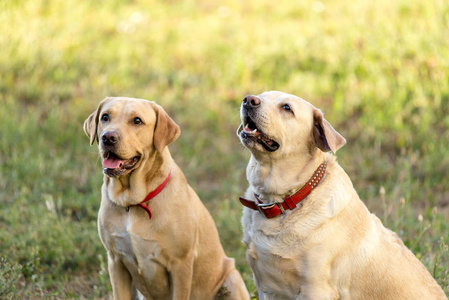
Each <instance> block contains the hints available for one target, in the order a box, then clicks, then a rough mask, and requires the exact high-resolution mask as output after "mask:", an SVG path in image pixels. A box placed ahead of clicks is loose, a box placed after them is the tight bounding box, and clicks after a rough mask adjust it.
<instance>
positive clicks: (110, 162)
mask: <svg viewBox="0 0 449 300" xmlns="http://www.w3.org/2000/svg"><path fill="white" fill-rule="evenodd" d="M122 163H123V161H122V160H120V159H116V158H112V157H111V158H107V159H105V160H103V167H105V168H108V169H116V168H118V167H120V165H121V164H122Z"/></svg>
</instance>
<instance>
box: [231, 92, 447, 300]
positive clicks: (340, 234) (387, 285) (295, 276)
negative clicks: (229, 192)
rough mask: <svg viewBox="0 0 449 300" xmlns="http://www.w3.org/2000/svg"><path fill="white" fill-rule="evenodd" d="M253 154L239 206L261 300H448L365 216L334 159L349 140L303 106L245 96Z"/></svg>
mask: <svg viewBox="0 0 449 300" xmlns="http://www.w3.org/2000/svg"><path fill="white" fill-rule="evenodd" d="M240 116H241V122H242V123H241V125H240V127H239V129H238V131H237V134H238V136H239V137H240V140H241V142H242V144H243V145H244V146H245V147H246V148H247V149H249V151H250V152H251V158H250V160H249V163H248V167H247V170H246V176H247V179H248V182H249V188H248V189H247V191H246V194H245V196H244V197H241V198H240V201H241V203H242V204H243V205H244V207H243V216H242V224H243V242H244V243H245V245H246V248H247V251H246V257H247V260H248V262H249V264H250V266H251V268H252V270H253V273H254V280H255V283H256V286H257V289H258V293H259V299H264V300H283V299H302V300H303V299H311V300H315V299H320V300H321V299H382V300H386V299H390V300H393V299H394V300H398V299H403V300H405V299H407V300H410V299H446V296H445V295H444V292H443V290H442V289H441V287H440V286H438V284H437V283H436V281H435V280H434V279H433V278H432V276H431V275H430V274H429V272H428V271H427V270H426V268H425V267H424V266H423V265H422V264H421V262H420V261H419V260H418V259H417V258H416V257H415V256H414V255H413V253H412V252H411V251H410V250H409V249H407V247H406V246H404V244H403V242H402V241H401V240H400V238H399V237H398V236H397V235H396V234H395V233H394V232H392V231H390V230H388V229H386V228H385V227H384V226H383V225H382V223H381V221H380V220H379V219H378V218H377V217H376V216H374V215H373V214H370V213H369V211H368V209H367V208H366V206H365V205H364V203H363V202H362V201H361V200H360V199H359V197H358V195H357V193H356V191H355V190H354V188H353V186H352V182H351V180H350V179H349V177H348V175H347V174H346V173H345V171H344V170H343V169H342V168H341V167H340V165H339V164H338V163H337V161H336V159H335V155H334V153H335V152H336V151H337V150H338V149H339V148H340V147H342V146H343V145H344V144H345V143H346V140H345V139H344V138H343V136H341V135H340V134H339V133H338V132H337V131H336V130H335V129H334V128H333V127H332V126H331V124H330V123H329V122H328V121H327V120H326V119H325V118H324V117H323V114H322V113H321V111H320V110H318V109H317V108H315V107H314V106H313V105H311V104H310V103H308V102H307V101H304V100H303V99H301V98H299V97H296V96H293V95H289V94H286V93H282V92H276V91H271V92H265V93H263V94H261V95H258V96H252V95H249V96H246V97H245V98H244V99H243V103H242V106H241V110H240Z"/></svg>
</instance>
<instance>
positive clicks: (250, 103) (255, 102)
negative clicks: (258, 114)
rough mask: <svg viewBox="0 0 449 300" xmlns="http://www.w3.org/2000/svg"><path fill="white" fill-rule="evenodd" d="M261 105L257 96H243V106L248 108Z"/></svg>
mask: <svg viewBox="0 0 449 300" xmlns="http://www.w3.org/2000/svg"><path fill="white" fill-rule="evenodd" d="M259 105H260V99H259V98H257V97H256V96H252V95H248V96H246V97H245V98H243V106H244V107H246V108H255V107H258V106H259Z"/></svg>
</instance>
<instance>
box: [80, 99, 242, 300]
mask: <svg viewBox="0 0 449 300" xmlns="http://www.w3.org/2000/svg"><path fill="white" fill-rule="evenodd" d="M84 131H85V132H86V134H87V135H88V137H89V138H90V143H91V145H92V144H93V143H94V142H95V140H97V141H98V148H99V152H100V156H101V158H102V160H103V167H104V169H103V173H104V174H105V176H104V183H103V187H102V198H101V207H100V212H99V215H98V229H99V233H100V238H101V241H102V242H103V245H104V246H105V248H106V249H107V251H108V267H109V273H110V277H111V283H112V288H113V294H114V299H120V300H122V299H130V298H131V297H133V298H137V297H143V298H145V299H158V300H159V299H201V300H202V299H214V298H215V297H216V295H217V294H218V295H219V296H220V297H221V298H220V299H249V295H248V292H247V290H246V287H245V285H244V283H243V280H242V278H241V276H240V273H239V272H238V271H237V270H236V269H235V267H234V260H233V259H231V258H228V257H226V255H225V253H224V251H223V248H222V245H221V244H220V240H219V237H218V232H217V229H216V227H215V224H214V221H213V219H212V217H211V216H210V214H209V212H208V211H207V210H206V208H205V207H204V205H203V204H202V202H201V201H200V199H199V198H198V196H197V195H196V193H195V192H194V191H193V190H192V188H191V187H190V186H189V185H188V184H187V181H186V179H185V177H184V175H183V173H182V171H181V170H180V169H179V167H178V166H177V165H176V163H175V162H174V161H173V159H172V157H171V155H170V152H169V150H168V147H167V145H168V144H170V143H171V142H173V141H174V140H176V139H177V138H178V136H179V134H180V130H179V127H178V125H176V124H175V122H174V121H173V120H172V119H171V118H170V117H169V116H168V115H167V113H166V112H165V111H164V109H163V108H162V107H161V106H159V105H157V104H155V103H154V102H150V101H146V100H142V99H133V98H122V97H120V98H106V99H104V100H103V101H101V102H100V104H99V106H98V108H97V110H96V111H94V112H93V113H92V114H91V115H90V116H89V117H88V118H87V120H86V121H85V122H84Z"/></svg>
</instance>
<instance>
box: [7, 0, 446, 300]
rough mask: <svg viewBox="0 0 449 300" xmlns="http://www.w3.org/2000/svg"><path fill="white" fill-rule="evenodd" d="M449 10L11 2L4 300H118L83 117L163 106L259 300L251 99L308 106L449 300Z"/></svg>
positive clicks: (419, 4)
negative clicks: (293, 98) (253, 252)
mask: <svg viewBox="0 0 449 300" xmlns="http://www.w3.org/2000/svg"><path fill="white" fill-rule="evenodd" d="M448 37H449V2H447V1H443V0H429V1H405V0H398V1H389V0H380V1H373V2H370V1H362V0H355V1H354V0H352V1H349V0H335V1H324V0H322V1H312V0H301V1H283V0H281V1H268V0H257V1H256V0H249V1H232V0H229V1H227V0H225V1H215V0H211V1H191V0H190V1H177V0H169V1H158V0H148V1H141V0H134V1H119V0H103V1H75V0H66V1H56V0H33V1H25V0H20V1H13V0H3V1H0V49H1V51H0V298H2V299H3V298H6V299H10V298H12V299H14V298H38V299H39V298H51V297H55V298H60V299H69V298H92V299H93V298H95V299H97V298H107V297H108V295H110V293H111V287H110V284H109V277H108V274H107V269H106V254H105V250H104V248H103V246H102V245H101V243H100V240H99V238H98V234H97V228H96V214H97V211H98V208H99V202H100V185H101V181H102V173H101V164H100V161H99V159H98V155H97V151H96V148H95V147H89V141H88V138H87V137H86V136H85V135H84V132H83V130H82V124H83V121H84V119H85V118H86V117H87V116H88V115H89V114H90V113H91V112H92V111H93V110H94V109H95V108H96V106H97V103H98V102H99V101H100V100H101V99H103V98H104V97H106V96H129V97H139V98H146V99H149V100H156V101H157V102H158V103H159V104H161V105H162V106H164V107H165V108H166V110H167V111H168V112H169V114H170V115H171V116H172V117H173V118H174V119H175V120H176V122H177V123H178V124H179V125H180V126H181V129H182V134H181V136H180V138H179V139H178V140H177V141H176V142H175V143H173V144H172V145H171V147H170V148H171V151H172V155H173V157H174V158H175V160H176V161H177V162H178V164H179V165H180V166H181V168H182V169H183V171H184V172H185V174H186V176H187V178H188V180H189V182H190V184H191V185H192V187H193V188H194V189H195V190H196V191H197V193H198V194H199V195H200V197H201V198H202V200H203V202H204V203H205V205H206V206H207V207H208V209H209V210H210V211H211V213H212V215H213V217H214V219H215V222H216V224H217V226H218V229H219V232H220V236H221V240H222V243H223V245H224V247H225V250H226V252H227V254H228V255H229V256H233V257H235V258H236V261H237V265H238V268H239V270H240V271H241V272H242V274H243V276H244V279H245V281H246V283H247V286H248V288H249V289H250V291H251V293H252V295H253V296H256V293H255V288H254V284H253V283H252V279H251V271H250V269H249V266H248V265H247V264H246V262H245V258H244V252H245V249H244V247H243V246H242V244H241V243H240V238H241V227H240V223H239V222H240V215H241V209H242V208H241V207H240V205H239V203H238V196H239V195H241V194H242V193H243V192H244V191H245V189H246V187H247V182H246V178H245V166H246V163H247V160H248V158H249V153H248V152H247V151H244V150H243V147H242V146H240V145H239V141H238V139H237V137H236V135H235V130H236V129H237V127H238V124H239V119H238V108H239V105H240V103H241V100H242V98H243V97H244V96H245V95H246V94H259V93H261V92H263V91H265V90H281V91H285V92H289V93H292V94H295V95H298V96H301V97H302V98H304V99H306V100H309V101H310V102H312V103H313V104H314V105H315V106H317V107H320V108H321V109H322V110H323V111H324V112H325V113H326V118H327V119H328V120H329V121H330V122H331V123H332V124H333V125H334V127H335V128H336V129H337V130H338V131H339V132H340V133H342V134H343V135H344V136H345V137H346V139H347V141H348V142H347V145H346V146H345V147H343V148H342V149H341V150H339V152H338V153H337V156H338V160H339V162H340V164H341V165H342V166H343V168H345V170H346V171H347V173H348V174H349V175H350V177H351V178H352V180H353V183H354V186H355V188H356V190H357V191H358V192H359V194H360V196H361V198H362V199H363V200H364V201H365V203H366V204H367V206H368V207H369V208H370V210H372V211H374V212H375V213H376V214H377V215H378V216H379V217H380V218H381V219H382V220H383V222H384V224H385V225H386V226H387V227H389V228H391V229H393V230H394V231H396V232H397V233H398V234H399V235H400V236H401V237H402V239H403V240H404V242H405V243H406V245H407V246H408V247H410V248H411V249H412V251H413V252H414V253H415V254H416V255H417V256H418V258H419V259H420V260H421V261H422V262H423V263H424V265H425V266H426V267H427V268H428V270H429V271H430V272H431V273H432V275H434V277H435V278H436V279H437V281H438V282H439V284H440V285H441V286H442V287H443V289H444V290H445V291H446V293H447V294H448V293H449V274H448V269H449V250H448V243H449V230H448V226H447V223H448V221H449V209H448V207H449V180H448V179H449V178H448V168H449V147H448V142H449V38H448Z"/></svg>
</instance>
